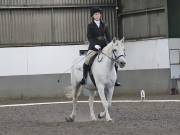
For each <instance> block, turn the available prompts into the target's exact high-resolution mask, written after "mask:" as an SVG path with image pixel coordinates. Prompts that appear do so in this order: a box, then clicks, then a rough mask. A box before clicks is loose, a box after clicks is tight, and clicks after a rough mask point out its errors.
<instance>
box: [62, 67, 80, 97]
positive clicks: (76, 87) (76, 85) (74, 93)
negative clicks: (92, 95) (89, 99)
mask: <svg viewBox="0 0 180 135" xmlns="http://www.w3.org/2000/svg"><path fill="white" fill-rule="evenodd" d="M75 70H76V69H75V67H72V70H71V89H70V90H68V91H66V93H65V96H66V97H67V98H69V99H71V98H76V97H78V96H79V95H80V94H81V89H80V87H81V84H80V82H79V81H78V80H77V78H76V75H75V72H76V71H75Z"/></svg>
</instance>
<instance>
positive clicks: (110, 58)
mask: <svg viewBox="0 0 180 135" xmlns="http://www.w3.org/2000/svg"><path fill="white" fill-rule="evenodd" d="M115 63H117V64H118V65H119V66H120V67H121V68H123V67H124V66H125V64H126V60H125V51H124V38H123V39H122V40H116V39H115V38H114V39H113V40H112V41H111V42H110V43H109V44H108V45H107V46H106V47H104V49H103V50H102V52H101V53H100V54H99V56H98V57H96V58H95V60H94V62H93V64H92V66H91V71H92V74H93V76H94V80H95V83H96V87H95V86H94V84H93V82H92V81H91V79H90V77H89V75H88V77H87V82H86V84H85V85H80V83H79V82H80V80H81V79H82V68H81V69H80V68H78V67H76V66H74V67H73V68H72V73H71V83H72V86H73V91H72V93H71V94H72V95H71V96H72V98H73V110H72V113H71V115H70V116H69V117H66V118H65V119H66V121H68V122H73V121H74V119H75V116H76V104H77V100H78V97H79V95H80V94H81V91H82V89H83V88H86V89H88V90H89V93H90V95H89V107H90V115H91V119H92V120H93V121H95V120H97V119H96V116H95V114H94V109H93V101H94V97H95V95H96V91H98V93H99V96H100V99H101V101H102V104H103V107H104V112H101V113H100V114H99V115H98V118H103V117H105V118H106V121H111V120H112V119H111V117H110V115H109V110H108V109H109V108H110V106H111V100H112V96H113V92H114V85H115V81H116V79H117V75H116V71H115V68H114V64H115Z"/></svg>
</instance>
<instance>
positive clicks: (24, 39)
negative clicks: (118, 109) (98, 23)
mask: <svg viewBox="0 0 180 135" xmlns="http://www.w3.org/2000/svg"><path fill="white" fill-rule="evenodd" d="M115 3H116V2H115V0H98V1H97V0H86V1H85V0H0V33H1V34H0V46H1V47H4V46H29V45H30V46H31V45H49V44H51V45H52V44H71V43H77V44H78V43H83V42H85V41H86V40H87V39H86V28H87V24H88V23H89V22H90V13H89V10H90V8H91V7H92V6H101V7H102V9H103V10H104V20H105V21H106V22H107V23H108V24H109V27H110V32H111V34H112V35H115V21H114V19H115V17H116V16H115V6H116V4H115Z"/></svg>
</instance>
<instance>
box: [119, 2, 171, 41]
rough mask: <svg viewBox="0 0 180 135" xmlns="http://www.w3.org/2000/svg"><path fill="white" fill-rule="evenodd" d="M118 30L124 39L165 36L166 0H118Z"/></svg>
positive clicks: (166, 32)
mask: <svg viewBox="0 0 180 135" xmlns="http://www.w3.org/2000/svg"><path fill="white" fill-rule="evenodd" d="M119 2H120V3H119V5H120V12H119V25H120V27H119V31H120V32H121V34H120V36H125V37H126V39H138V38H151V37H167V36H168V21H167V7H166V6H167V0H121V1H119Z"/></svg>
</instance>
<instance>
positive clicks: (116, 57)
mask: <svg viewBox="0 0 180 135" xmlns="http://www.w3.org/2000/svg"><path fill="white" fill-rule="evenodd" d="M112 52H113V55H114V57H115V58H114V59H113V58H112V59H113V61H115V62H116V61H117V60H118V59H119V58H120V57H124V55H122V54H121V55H119V56H116V53H115V52H116V51H115V50H113V51H112Z"/></svg>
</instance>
